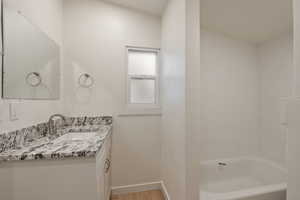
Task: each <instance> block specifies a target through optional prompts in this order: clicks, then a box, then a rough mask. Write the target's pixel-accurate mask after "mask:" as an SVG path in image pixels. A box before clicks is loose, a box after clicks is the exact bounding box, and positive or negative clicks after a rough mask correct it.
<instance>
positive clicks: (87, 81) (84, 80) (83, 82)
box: [78, 73, 94, 88]
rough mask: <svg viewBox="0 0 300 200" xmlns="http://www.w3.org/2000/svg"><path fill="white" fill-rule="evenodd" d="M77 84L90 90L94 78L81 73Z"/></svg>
mask: <svg viewBox="0 0 300 200" xmlns="http://www.w3.org/2000/svg"><path fill="white" fill-rule="evenodd" d="M78 84H79V86H81V87H84V88H90V87H92V86H93V85H94V78H93V77H92V76H91V75H89V74H87V73H83V74H81V75H80V76H79V78H78Z"/></svg>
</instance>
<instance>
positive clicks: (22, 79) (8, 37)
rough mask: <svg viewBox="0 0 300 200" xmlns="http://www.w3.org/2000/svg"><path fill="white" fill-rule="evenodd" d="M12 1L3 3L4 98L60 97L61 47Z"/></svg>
mask: <svg viewBox="0 0 300 200" xmlns="http://www.w3.org/2000/svg"><path fill="white" fill-rule="evenodd" d="M8 1H9V0H6V1H4V2H3V4H4V5H3V51H4V55H3V86H2V87H3V90H2V96H3V98H7V99H58V98H59V88H60V86H59V85H60V49H59V46H58V45H57V44H56V43H55V42H54V41H53V40H52V39H50V38H49V37H48V35H47V34H45V33H44V32H42V31H41V30H40V29H39V28H38V27H37V26H35V25H34V24H33V23H32V22H31V21H30V20H29V19H28V18H27V17H26V16H25V15H23V13H22V12H21V11H18V10H14V9H13V8H12V7H11V6H10V5H9V2H8Z"/></svg>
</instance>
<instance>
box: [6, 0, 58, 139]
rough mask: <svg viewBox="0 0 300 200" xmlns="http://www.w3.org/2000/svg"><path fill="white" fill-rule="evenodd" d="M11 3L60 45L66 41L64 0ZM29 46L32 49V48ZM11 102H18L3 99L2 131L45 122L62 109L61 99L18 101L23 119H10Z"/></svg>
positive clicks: (19, 111) (15, 1)
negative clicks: (63, 22)
mask: <svg viewBox="0 0 300 200" xmlns="http://www.w3.org/2000/svg"><path fill="white" fill-rule="evenodd" d="M9 3H10V4H11V5H12V6H14V7H15V8H16V9H18V10H21V11H22V12H23V14H24V15H25V16H27V17H28V18H29V19H30V20H31V21H32V22H33V23H34V24H35V25H37V26H39V27H40V28H41V30H43V31H44V32H46V33H47V34H48V35H49V36H50V37H51V38H52V39H53V40H55V41H56V42H57V43H58V44H59V45H61V44H62V33H61V31H62V27H61V25H62V24H61V18H62V1H61V0H44V1H40V0H27V1H18V0H9ZM28 48H29V49H30V47H28ZM9 102H16V101H8V100H0V133H2V132H4V131H11V130H15V129H18V128H22V127H26V126H30V125H32V124H35V123H38V122H44V121H46V120H48V118H49V116H50V115H51V114H52V113H59V112H61V101H17V102H18V104H17V107H16V108H17V113H18V118H19V120H17V121H10V120H9V114H8V113H9V106H8V104H9ZM37 111H38V112H37Z"/></svg>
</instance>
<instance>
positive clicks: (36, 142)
mask: <svg viewBox="0 0 300 200" xmlns="http://www.w3.org/2000/svg"><path fill="white" fill-rule="evenodd" d="M106 120H107V118H106ZM84 121H86V119H85V120H84ZM96 121H97V120H96ZM99 121H101V122H103V120H98V121H97V122H99ZM72 124H73V125H68V126H66V127H63V128H61V129H59V130H58V131H57V135H55V136H52V137H49V135H48V134H46V135H44V136H42V137H33V138H31V140H30V142H25V141H24V138H25V137H24V138H22V137H21V136H19V135H22V133H21V132H19V133H18V132H17V133H16V134H9V135H6V139H7V138H8V139H7V141H13V142H12V143H13V145H7V144H6V146H9V147H6V148H3V149H2V151H1V152H0V161H20V160H57V159H63V158H82V157H83V158H89V157H95V156H96V154H97V153H98V152H99V151H100V149H101V147H102V145H103V143H104V141H105V138H107V136H109V134H111V129H112V124H111V121H109V123H89V125H88V126H86V124H77V125H76V126H74V121H73V122H72ZM30 130H31V129H30ZM24 132H25V131H23V133H24ZM23 135H24V134H23ZM26 135H28V133H26ZM35 135H38V134H35ZM20 138H21V139H20ZM0 139H1V138H0ZM18 140H22V142H18ZM19 143H22V145H18V144H19Z"/></svg>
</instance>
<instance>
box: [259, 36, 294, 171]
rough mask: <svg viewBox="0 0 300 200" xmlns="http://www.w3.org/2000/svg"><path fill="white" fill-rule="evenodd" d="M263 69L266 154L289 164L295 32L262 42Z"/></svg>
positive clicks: (263, 144)
mask: <svg viewBox="0 0 300 200" xmlns="http://www.w3.org/2000/svg"><path fill="white" fill-rule="evenodd" d="M257 50H258V66H259V70H260V112H261V117H260V137H261V151H262V152H261V153H262V156H263V157H264V158H267V159H268V160H272V161H275V162H277V163H279V164H281V165H283V166H286V153H287V152H286V148H287V145H286V144H287V126H286V116H287V113H286V112H287V110H286V109H287V104H288V100H289V99H290V98H291V97H292V93H293V92H292V89H293V80H294V78H293V76H294V70H293V36H292V35H291V34H290V35H283V36H282V37H280V38H276V39H272V40H269V41H266V42H264V43H262V44H260V45H259V46H258V49H257Z"/></svg>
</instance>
